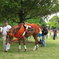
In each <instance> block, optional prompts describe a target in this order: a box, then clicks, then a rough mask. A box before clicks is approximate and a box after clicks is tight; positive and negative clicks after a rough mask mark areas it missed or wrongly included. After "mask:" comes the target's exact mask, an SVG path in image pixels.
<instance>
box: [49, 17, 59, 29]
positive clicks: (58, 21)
mask: <svg viewBox="0 0 59 59" xmlns="http://www.w3.org/2000/svg"><path fill="white" fill-rule="evenodd" d="M48 24H49V26H51V27H56V28H58V29H59V26H58V25H59V17H58V16H53V17H52V18H51V19H50V20H49V23H48Z"/></svg>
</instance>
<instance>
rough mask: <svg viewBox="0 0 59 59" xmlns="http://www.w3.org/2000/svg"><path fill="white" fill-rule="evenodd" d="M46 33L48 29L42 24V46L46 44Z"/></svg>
mask: <svg viewBox="0 0 59 59" xmlns="http://www.w3.org/2000/svg"><path fill="white" fill-rule="evenodd" d="M47 34H48V29H47V28H46V26H45V25H42V47H45V46H46V35H47Z"/></svg>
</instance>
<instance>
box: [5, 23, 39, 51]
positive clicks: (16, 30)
mask: <svg viewBox="0 0 59 59" xmlns="http://www.w3.org/2000/svg"><path fill="white" fill-rule="evenodd" d="M28 25H30V26H32V28H33V30H32V31H29V32H28V33H25V35H23V34H24V31H25V28H24V24H22V23H20V24H17V25H14V26H13V27H12V28H11V29H10V30H9V31H8V32H7V33H8V34H7V39H6V43H7V42H9V43H10V44H11V43H12V41H16V40H13V36H14V37H16V38H18V39H17V40H18V42H19V49H18V51H20V49H21V45H20V39H21V38H22V40H23V44H24V48H25V51H26V49H27V47H26V41H25V37H29V36H31V35H33V37H34V39H35V46H34V49H33V50H36V49H37V48H38V38H37V37H38V34H39V32H40V27H39V26H38V25H37V24H28Z"/></svg>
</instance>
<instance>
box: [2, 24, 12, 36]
mask: <svg viewBox="0 0 59 59" xmlns="http://www.w3.org/2000/svg"><path fill="white" fill-rule="evenodd" d="M10 28H11V26H10V25H7V26H4V27H3V33H2V34H3V35H4V36H5V35H7V31H9V29H10Z"/></svg>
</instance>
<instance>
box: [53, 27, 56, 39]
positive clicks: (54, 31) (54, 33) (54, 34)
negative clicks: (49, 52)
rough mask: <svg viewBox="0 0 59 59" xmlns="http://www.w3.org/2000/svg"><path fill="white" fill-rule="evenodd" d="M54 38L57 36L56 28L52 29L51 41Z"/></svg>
mask: <svg viewBox="0 0 59 59" xmlns="http://www.w3.org/2000/svg"><path fill="white" fill-rule="evenodd" d="M56 36H57V29H56V27H55V28H54V29H53V40H55V39H56Z"/></svg>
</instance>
